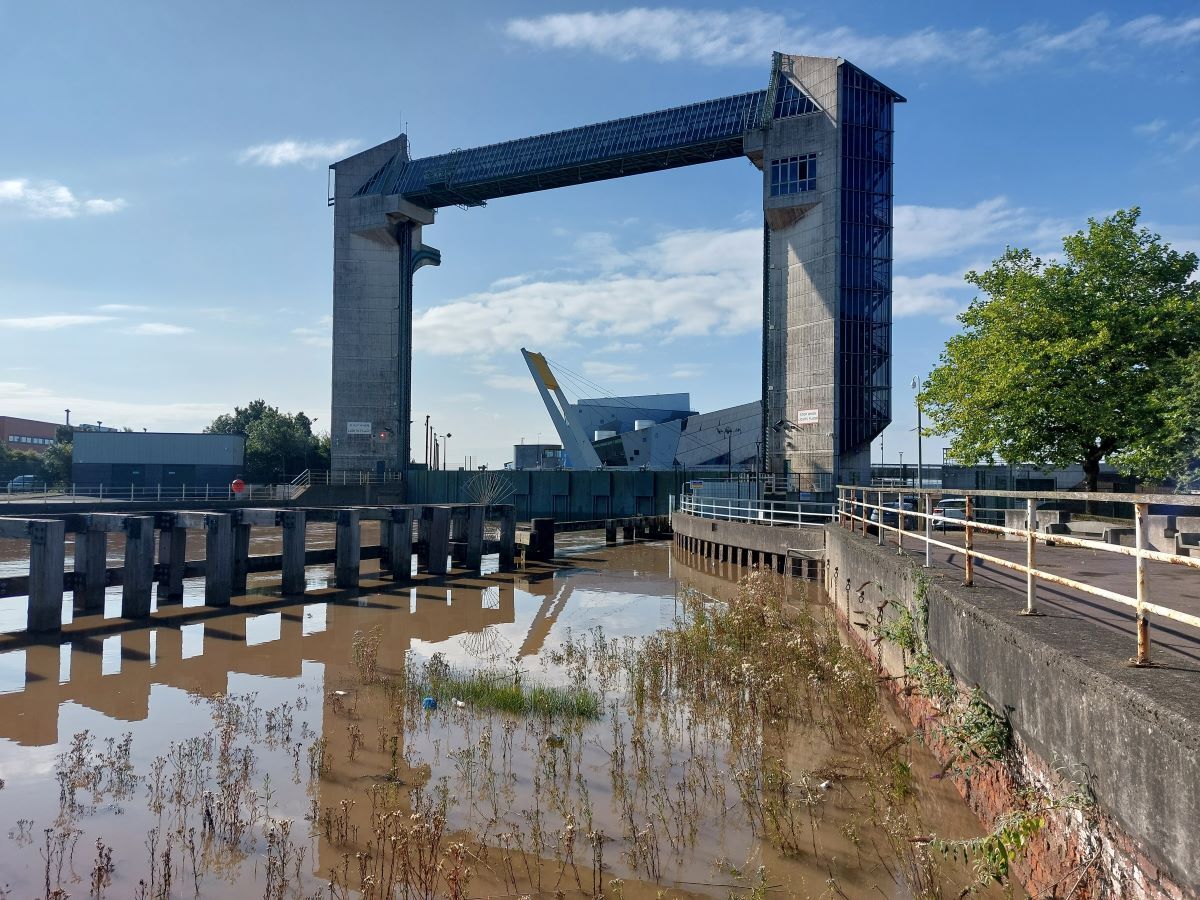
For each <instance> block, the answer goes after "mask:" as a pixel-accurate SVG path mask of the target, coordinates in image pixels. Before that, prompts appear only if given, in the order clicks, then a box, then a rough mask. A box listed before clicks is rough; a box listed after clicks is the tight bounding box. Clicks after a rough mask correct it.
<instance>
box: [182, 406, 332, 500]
mask: <svg viewBox="0 0 1200 900" xmlns="http://www.w3.org/2000/svg"><path fill="white" fill-rule="evenodd" d="M312 426H313V420H312V419H310V418H309V417H308V416H306V415H305V414H304V413H303V412H297V413H285V412H280V411H279V408H278V407H275V406H270V405H268V404H267V402H266V401H265V400H254V401H251V402H250V403H249V404H248V405H246V406H245V407H241V406H236V407H234V410H233V412H232V413H227V414H225V415H222V416H217V417H216V418H215V419H213V422H212V424H211V425H209V426H208V427H207V428H205V429H204V431H205V433H206V434H242V435H245V437H246V460H245V470H244V472H243V473H242V477H243V478H244V479H246V480H247V481H251V482H281V481H290V480H291V479H292V478H293V477H295V476H296V475H299V474H300V473H301V472H303V471H304V470H305V469H317V470H327V469H328V468H329V435H328V434H314V433H313V429H312Z"/></svg>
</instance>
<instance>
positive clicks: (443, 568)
mask: <svg viewBox="0 0 1200 900" xmlns="http://www.w3.org/2000/svg"><path fill="white" fill-rule="evenodd" d="M427 512H428V513H429V529H428V534H429V538H428V546H429V560H428V562H427V563H426V565H427V567H428V570H429V574H430V575H445V574H446V572H447V571H448V562H447V560H448V558H449V556H450V507H448V506H431V507H427Z"/></svg>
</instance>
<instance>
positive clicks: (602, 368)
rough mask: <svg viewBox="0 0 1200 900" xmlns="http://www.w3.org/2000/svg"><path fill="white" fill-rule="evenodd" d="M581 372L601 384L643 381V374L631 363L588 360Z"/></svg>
mask: <svg viewBox="0 0 1200 900" xmlns="http://www.w3.org/2000/svg"><path fill="white" fill-rule="evenodd" d="M583 371H584V373H585V374H586V375H588V377H590V378H595V379H598V380H599V381H600V383H601V384H604V383H610V384H617V383H622V384H629V383H632V382H635V381H644V380H645V374H644V373H643V372H641V371H640V370H639V369H638V367H637V366H635V365H634V364H633V363H615V362H605V361H604V360H598V359H589V360H585V361H584V363H583Z"/></svg>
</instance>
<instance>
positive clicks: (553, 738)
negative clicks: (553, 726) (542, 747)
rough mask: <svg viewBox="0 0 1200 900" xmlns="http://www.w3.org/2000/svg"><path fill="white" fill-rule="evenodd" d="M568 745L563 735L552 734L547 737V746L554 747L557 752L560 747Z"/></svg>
mask: <svg viewBox="0 0 1200 900" xmlns="http://www.w3.org/2000/svg"><path fill="white" fill-rule="evenodd" d="M566 745H567V741H566V739H565V738H564V737H563V736H562V735H561V734H550V735H547V736H546V746H548V747H553V748H554V749H555V750H557V749H558V748H559V747H565V746H566Z"/></svg>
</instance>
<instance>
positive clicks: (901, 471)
mask: <svg viewBox="0 0 1200 900" xmlns="http://www.w3.org/2000/svg"><path fill="white" fill-rule="evenodd" d="M900 487H904V451H903V450H901V451H900Z"/></svg>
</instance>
